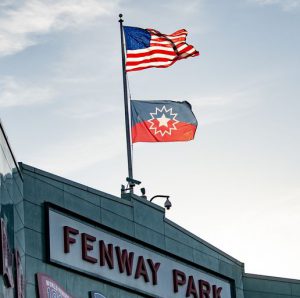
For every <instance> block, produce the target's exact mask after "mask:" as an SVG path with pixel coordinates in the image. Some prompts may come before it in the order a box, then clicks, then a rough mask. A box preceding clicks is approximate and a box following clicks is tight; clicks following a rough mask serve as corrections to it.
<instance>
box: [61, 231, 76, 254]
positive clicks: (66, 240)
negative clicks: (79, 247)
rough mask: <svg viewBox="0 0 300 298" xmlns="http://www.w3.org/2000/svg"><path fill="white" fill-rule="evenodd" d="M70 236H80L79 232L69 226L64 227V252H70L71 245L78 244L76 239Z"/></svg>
mask: <svg viewBox="0 0 300 298" xmlns="http://www.w3.org/2000/svg"><path fill="white" fill-rule="evenodd" d="M70 234H73V235H78V234H79V231H78V230H76V229H73V228H71V227H68V226H64V252H65V254H67V253H69V252H70V244H74V243H76V239H75V238H72V237H70Z"/></svg>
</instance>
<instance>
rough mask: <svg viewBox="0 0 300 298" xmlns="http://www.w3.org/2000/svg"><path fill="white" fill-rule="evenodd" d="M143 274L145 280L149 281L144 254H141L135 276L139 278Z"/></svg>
mask: <svg viewBox="0 0 300 298" xmlns="http://www.w3.org/2000/svg"><path fill="white" fill-rule="evenodd" d="M141 275H142V276H143V277H144V280H145V282H149V276H148V272H147V268H146V265H145V261H144V258H143V257H142V256H139V258H138V261H137V265H136V272H135V277H134V278H135V279H138V278H139V277H140V276H141Z"/></svg>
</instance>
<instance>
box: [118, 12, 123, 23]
mask: <svg viewBox="0 0 300 298" xmlns="http://www.w3.org/2000/svg"><path fill="white" fill-rule="evenodd" d="M122 17H123V15H122V14H121V13H120V14H119V18H120V20H119V22H120V23H123V22H124V21H123V19H122Z"/></svg>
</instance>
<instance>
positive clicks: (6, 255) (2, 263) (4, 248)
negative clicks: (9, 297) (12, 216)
mask: <svg viewBox="0 0 300 298" xmlns="http://www.w3.org/2000/svg"><path fill="white" fill-rule="evenodd" d="M0 230H1V235H0V248H1V255H0V274H1V275H3V277H4V281H5V284H6V286H7V287H8V288H13V287H14V279H13V274H12V263H13V254H12V253H11V251H10V249H9V244H8V237H7V226H6V223H5V221H4V219H3V218H1V222H0Z"/></svg>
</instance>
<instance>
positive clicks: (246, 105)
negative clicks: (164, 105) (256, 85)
mask: <svg viewBox="0 0 300 298" xmlns="http://www.w3.org/2000/svg"><path fill="white" fill-rule="evenodd" d="M254 98H255V97H254V96H253V95H252V94H251V93H250V92H248V91H246V90H245V91H236V92H228V93H224V94H219V95H212V96H206V97H196V96H195V97H194V98H192V99H191V103H192V105H193V109H194V110H195V112H196V113H197V114H198V115H199V122H200V123H201V125H209V124H213V123H216V122H222V121H226V120H230V119H233V118H236V117H239V116H240V115H244V113H245V112H247V111H249V109H250V108H251V107H252V106H253V105H255V103H256V100H254Z"/></svg>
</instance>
